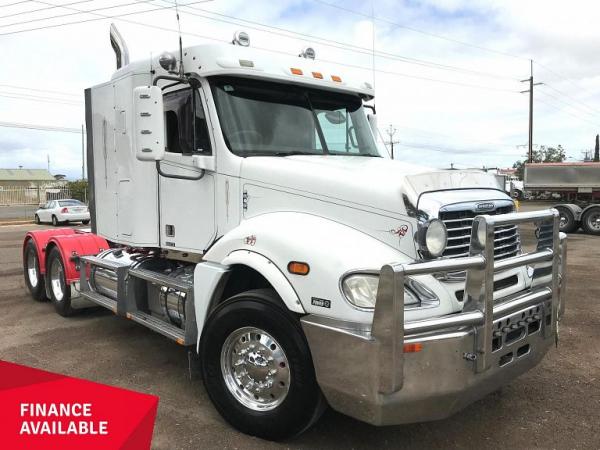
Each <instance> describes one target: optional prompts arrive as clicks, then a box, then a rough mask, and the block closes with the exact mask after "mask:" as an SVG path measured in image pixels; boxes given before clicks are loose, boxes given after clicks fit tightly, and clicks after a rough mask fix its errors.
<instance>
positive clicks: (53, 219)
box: [52, 216, 60, 227]
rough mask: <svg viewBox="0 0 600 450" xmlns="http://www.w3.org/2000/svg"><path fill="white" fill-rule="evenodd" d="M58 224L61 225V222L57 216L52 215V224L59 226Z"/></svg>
mask: <svg viewBox="0 0 600 450" xmlns="http://www.w3.org/2000/svg"><path fill="white" fill-rule="evenodd" d="M58 225H60V222H59V221H58V219H57V218H56V216H52V226H55V227H57V226H58Z"/></svg>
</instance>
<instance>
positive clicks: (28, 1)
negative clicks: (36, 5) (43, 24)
mask: <svg viewBox="0 0 600 450" xmlns="http://www.w3.org/2000/svg"><path fill="white" fill-rule="evenodd" d="M32 1H33V0H22V1H20V2H14V3H8V4H7V5H0V8H8V7H9V6H15V5H20V4H21V3H30V2H32Z"/></svg>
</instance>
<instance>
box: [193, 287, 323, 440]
mask: <svg viewBox="0 0 600 450" xmlns="http://www.w3.org/2000/svg"><path fill="white" fill-rule="evenodd" d="M279 302H280V300H279V298H278V296H277V294H276V293H275V292H274V291H273V290H271V289H260V290H254V291H248V292H245V293H243V294H239V295H236V296H234V297H232V298H230V299H229V300H227V301H225V302H224V303H222V304H221V305H219V306H218V307H217V308H216V309H215V311H214V312H213V313H212V314H211V315H210V318H209V320H208V321H207V324H206V327H205V329H204V331H203V334H202V340H201V343H200V354H201V357H202V361H203V364H202V370H203V378H204V384H205V386H206V390H207V391H208V395H209V396H210V398H211V400H212V402H213V403H214V405H215V407H216V408H217V410H218V411H219V413H221V415H222V416H223V417H224V418H225V420H227V421H228V422H229V423H230V424H232V425H233V426H234V427H235V428H237V429H238V430H240V431H242V432H244V433H247V434H251V435H255V436H259V437H261V438H264V439H271V440H281V439H286V438H289V437H292V436H294V435H297V434H299V433H301V432H302V431H304V430H305V429H307V428H308V427H310V426H311V425H312V424H313V423H314V422H315V421H316V420H317V419H318V418H319V417H320V415H321V413H322V412H323V410H324V408H325V401H324V399H323V396H322V394H321V391H320V389H319V386H318V384H317V381H316V377H315V372H314V368H313V365H312V358H311V355H310V350H309V348H308V344H307V342H306V339H305V337H304V334H303V333H302V328H301V327H300V323H299V321H298V319H297V318H296V317H294V316H293V315H292V314H291V313H290V312H289V311H287V310H286V309H284V307H283V306H280V305H279Z"/></svg>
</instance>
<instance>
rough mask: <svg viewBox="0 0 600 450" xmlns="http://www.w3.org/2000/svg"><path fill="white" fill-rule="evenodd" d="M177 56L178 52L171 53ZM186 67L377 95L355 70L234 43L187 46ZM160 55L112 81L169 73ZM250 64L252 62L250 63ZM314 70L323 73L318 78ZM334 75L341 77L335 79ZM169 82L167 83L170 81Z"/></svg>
mask: <svg viewBox="0 0 600 450" xmlns="http://www.w3.org/2000/svg"><path fill="white" fill-rule="evenodd" d="M172 53H173V55H175V56H178V55H179V52H178V51H177V52H172ZM183 55H184V56H183V66H184V70H185V72H186V73H196V74H198V75H199V76H201V77H208V76H214V75H231V76H243V77H250V78H260V79H268V80H272V81H278V82H283V83H292V84H301V85H305V86H310V87H313V88H318V89H326V90H330V91H339V92H344V93H353V94H359V95H360V96H361V97H362V98H363V100H365V101H368V100H372V99H373V98H374V96H375V91H374V90H373V88H372V86H371V84H370V83H369V82H368V81H365V80H364V79H360V77H358V76H357V74H356V73H355V71H352V70H349V69H348V68H344V67H340V66H336V65H335V64H330V63H326V62H323V61H319V59H318V58H317V59H315V60H312V59H308V58H302V57H299V56H292V55H273V54H272V53H271V52H269V51H266V50H260V49H255V48H252V47H242V46H239V45H231V44H208V45H206V44H205V45H197V46H193V47H188V48H184V50H183ZM159 57H160V55H156V56H153V57H152V60H150V58H148V59H145V60H139V61H134V62H132V63H131V64H129V65H127V66H125V67H122V68H121V69H119V70H117V71H116V72H115V73H114V74H113V76H112V77H111V80H112V81H114V80H116V79H118V78H122V77H123V76H126V75H127V74H129V73H148V72H149V71H150V68H152V69H153V70H154V71H155V75H169V73H168V72H167V71H165V70H164V69H163V68H162V67H161V66H160V64H159V63H158V59H159ZM250 64H251V65H250ZM291 68H296V69H300V70H301V71H302V73H303V74H302V75H295V74H293V73H292V72H291ZM313 72H315V73H320V74H322V76H323V78H322V79H319V78H315V77H314V76H313ZM332 75H334V76H338V77H340V78H341V82H337V81H333V79H332V78H331V77H332ZM167 83H168V82H167Z"/></svg>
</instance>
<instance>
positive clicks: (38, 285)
mask: <svg viewBox="0 0 600 450" xmlns="http://www.w3.org/2000/svg"><path fill="white" fill-rule="evenodd" d="M23 276H24V277H25V285H27V289H29V293H30V294H31V296H32V297H33V299H34V300H37V301H38V302H45V301H46V300H48V298H47V297H46V290H45V289H44V275H42V274H41V273H40V260H39V258H38V254H37V249H36V248H35V244H34V243H33V241H32V240H31V239H29V240H28V241H27V244H26V245H25V249H24V250H23Z"/></svg>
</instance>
